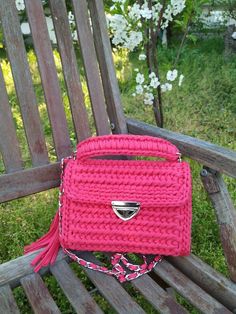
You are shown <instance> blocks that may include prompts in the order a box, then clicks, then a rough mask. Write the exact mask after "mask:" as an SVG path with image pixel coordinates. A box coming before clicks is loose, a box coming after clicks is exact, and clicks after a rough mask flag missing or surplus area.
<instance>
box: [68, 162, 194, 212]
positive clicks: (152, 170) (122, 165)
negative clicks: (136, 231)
mask: <svg viewBox="0 0 236 314" xmlns="http://www.w3.org/2000/svg"><path fill="white" fill-rule="evenodd" d="M63 188H64V194H65V196H66V197H68V198H69V199H71V200H73V201H78V202H83V203H84V202H87V203H88V204H91V203H96V204H111V201H135V202H141V203H145V205H147V206H171V207H173V206H179V205H182V204H184V203H186V201H187V200H188V199H189V195H190V193H191V177H190V167H189V164H188V163H186V162H167V161H146V160H98V159H96V160H87V161H85V162H78V160H70V162H69V163H68V164H67V166H66V169H65V172H64V178H63Z"/></svg>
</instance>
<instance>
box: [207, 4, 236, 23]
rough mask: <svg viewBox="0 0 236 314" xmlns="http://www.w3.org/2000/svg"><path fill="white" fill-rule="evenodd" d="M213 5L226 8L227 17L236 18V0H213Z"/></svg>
mask: <svg viewBox="0 0 236 314" xmlns="http://www.w3.org/2000/svg"><path fill="white" fill-rule="evenodd" d="M212 5H213V6H219V7H222V8H224V10H225V15H226V17H230V18H232V19H235V20H236V1H235V0H212Z"/></svg>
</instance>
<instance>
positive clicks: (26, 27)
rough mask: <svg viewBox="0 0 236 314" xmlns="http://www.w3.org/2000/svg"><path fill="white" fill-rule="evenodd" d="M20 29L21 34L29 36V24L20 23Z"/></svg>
mask: <svg viewBox="0 0 236 314" xmlns="http://www.w3.org/2000/svg"><path fill="white" fill-rule="evenodd" d="M20 28H21V32H22V34H24V35H29V34H30V26H29V23H27V22H24V23H22V24H21V26H20Z"/></svg>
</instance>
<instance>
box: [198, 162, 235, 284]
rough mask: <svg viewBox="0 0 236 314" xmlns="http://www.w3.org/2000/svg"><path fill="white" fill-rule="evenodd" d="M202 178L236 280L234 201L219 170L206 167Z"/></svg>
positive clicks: (231, 271) (229, 266) (233, 277)
mask: <svg viewBox="0 0 236 314" xmlns="http://www.w3.org/2000/svg"><path fill="white" fill-rule="evenodd" d="M201 178H202V182H203V185H204V187H205V189H206V191H207V192H208V196H209V198H210V200H211V202H212V204H213V207H214V209H215V212H216V217H217V221H218V224H219V228H220V238H221V243H222V247H223V251H224V255H225V258H226V262H227V265H228V269H229V273H230V278H231V280H233V281H234V282H236V211H235V208H234V205H233V202H232V200H231V198H230V195H229V193H228V190H227V187H226V185H225V183H224V180H223V178H222V176H221V175H220V174H219V173H218V172H214V171H212V170H211V169H209V168H204V169H203V170H202V172H201ZM217 187H218V189H217Z"/></svg>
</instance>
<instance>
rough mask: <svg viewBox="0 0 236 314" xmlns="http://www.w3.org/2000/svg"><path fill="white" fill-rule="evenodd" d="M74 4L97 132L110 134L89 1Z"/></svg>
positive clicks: (73, 2) (83, 0)
mask: <svg viewBox="0 0 236 314" xmlns="http://www.w3.org/2000/svg"><path fill="white" fill-rule="evenodd" d="M72 4H73V11H74V15H75V21H76V29H77V33H78V38H79V44H80V49H81V53H82V56H83V62H84V68H85V74H86V79H87V84H88V89H89V95H90V100H91V104H92V109H93V116H94V120H95V125H96V130H97V134H98V135H104V134H108V133H110V127H109V123H108V116H107V112H106V105H105V99H104V92H103V88H102V83H101V79H100V75H99V69H98V64H97V58H96V51H95V47H94V42H93V36H92V33H91V27H90V24H89V18H88V8H87V3H86V0H80V1H78V0H72Z"/></svg>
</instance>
